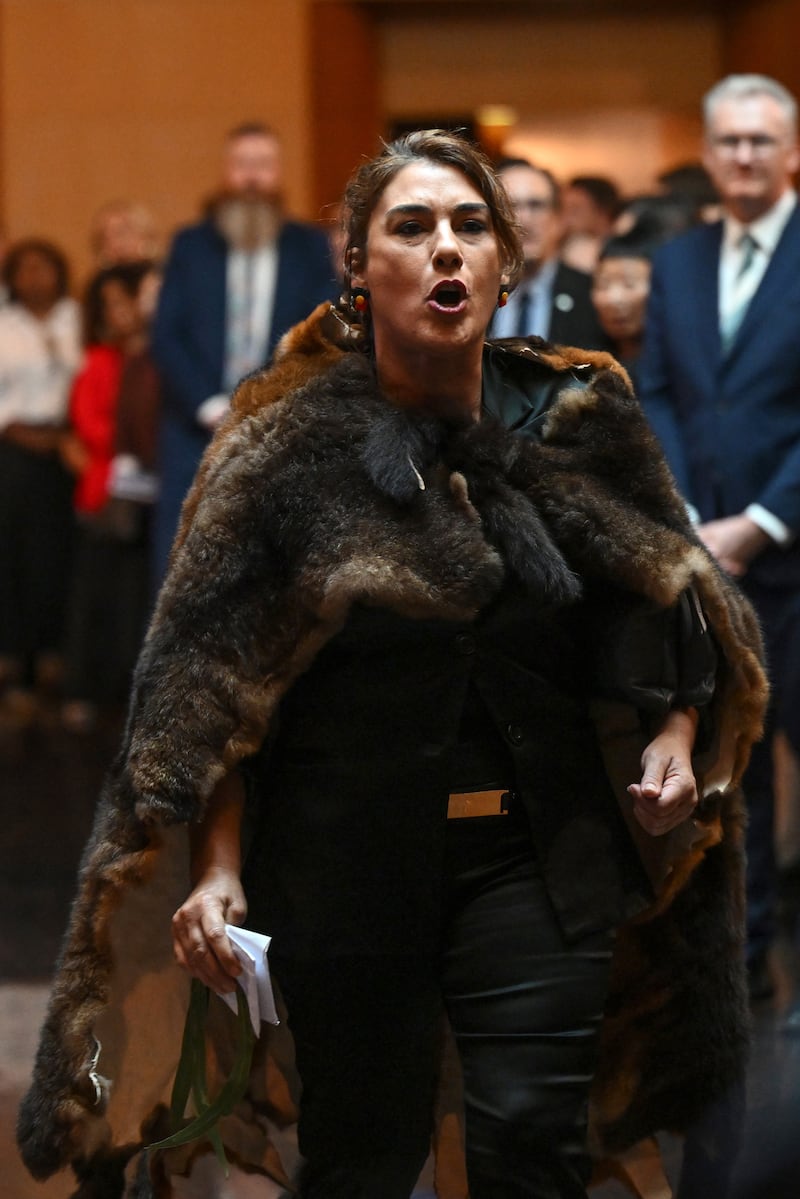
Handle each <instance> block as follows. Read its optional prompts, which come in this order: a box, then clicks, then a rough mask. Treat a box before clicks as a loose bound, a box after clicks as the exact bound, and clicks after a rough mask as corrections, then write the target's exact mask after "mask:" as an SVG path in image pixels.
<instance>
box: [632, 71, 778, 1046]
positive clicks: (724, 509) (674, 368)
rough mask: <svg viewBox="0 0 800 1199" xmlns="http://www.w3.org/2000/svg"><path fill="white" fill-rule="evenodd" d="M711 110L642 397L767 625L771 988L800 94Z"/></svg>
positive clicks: (656, 278)
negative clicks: (705, 217) (700, 187)
mask: <svg viewBox="0 0 800 1199" xmlns="http://www.w3.org/2000/svg"><path fill="white" fill-rule="evenodd" d="M703 112H704V124H705V151H704V163H705V166H706V168H707V170H708V172H709V174H710V175H711V178H712V181H713V183H714V184H715V186H716V188H717V190H718V192H719V195H720V198H721V201H722V205H723V209H724V218H723V220H722V221H719V222H717V223H716V224H714V225H701V226H699V227H698V228H695V229H692V230H690V231H689V232H688V233H686V234H684V235H683V236H681V237H679V238H677V239H676V240H674V241H672V242H670V243H669V244H668V245H667V246H665V247H664V248H663V249H661V250H660V251H659V252H658V253H657V255H656V258H655V261H654V265H653V276H652V289H651V295H650V302H649V308H648V317H647V323H646V329H645V342H644V349H643V353H642V357H641V359H640V375H639V378H640V396H641V401H642V404H643V406H644V408H645V411H646V412H647V414H648V416H649V418H650V421H651V424H652V426H653V428H654V429H655V431H656V433H657V434H658V436H659V437H660V439H661V442H662V445H663V447H664V450H665V452H666V454H667V458H668V460H669V462H670V465H671V467H672V469H673V472H674V474H675V476H676V478H677V480H678V484H679V486H680V487H681V488H682V490H683V492H684V495H685V497H686V500H687V502H688V504H689V506H690V509H691V510H692V512H693V514H694V515H695V516H696V520H697V532H698V535H699V537H700V538H701V540H702V541H703V542H704V543H705V545H706V547H707V548H708V549H709V550H710V552H711V553H712V554H713V556H714V557H715V558H716V559H717V561H718V562H719V563H720V565H721V566H722V567H723V568H724V569H725V570H726V571H728V572H729V573H730V574H732V575H734V576H735V577H736V578H737V579H738V580H739V582H740V583H741V585H742V587H743V589H744V590H745V592H746V593H747V594H748V596H749V597H750V599H751V600H752V601H753V603H754V604H755V607H756V609H757V611H758V613H759V616H760V618H761V621H762V625H763V629H764V634H765V640H766V647H767V655H768V659H769V664H770V670H771V678H772V684H773V708H772V713H771V717H770V721H769V724H768V728H767V733H766V734H765V737H764V740H763V741H762V742H761V744H760V745H759V746H757V747H756V750H755V752H754V754H753V757H752V760H751V765H750V768H749V770H748V773H747V775H746V776H745V796H746V800H747V805H748V812H749V827H748V832H747V854H748V879H747V889H748V894H747V918H748V947H747V952H748V967H749V974H750V989H751V998H752V999H760V998H766V997H768V996H769V994H770V993H771V991H772V989H773V982H772V979H771V976H770V972H769V967H768V958H767V954H768V950H769V949H770V946H771V944H772V941H773V937H774V931H775V908H776V902H775V878H776V873H775V862H774V852H773V761H772V749H773V746H772V740H773V738H772V733H773V732H774V730H775V727H776V725H777V723H778V721H779V720H780V719H781V708H782V706H783V707H784V708H786V707H788V703H789V702H796V701H793V697H791V696H788V695H786V694H784V692H785V683H786V675H785V671H784V670H782V667H783V666H784V664H785V661H786V658H787V645H788V640H787V639H788V637H789V633H790V631H791V627H792V625H793V624H794V623H795V613H796V611H797V604H798V601H800V542H798V540H797V533H798V531H800V212H798V206H797V195H796V193H795V191H794V189H793V187H792V176H793V174H794V172H795V171H796V170H797V168H798V165H800V150H799V149H798V144H797V104H796V101H795V98H794V97H793V96H792V95H791V94H790V93H789V92H788V91H787V90H786V89H785V88H784V87H783V86H782V85H781V84H779V83H777V82H776V81H775V80H773V79H770V78H768V77H766V76H762V75H731V76H728V77H727V78H726V79H723V80H722V81H721V82H720V83H717V84H716V86H715V87H713V88H712V89H711V91H710V92H709V93H708V94H707V95H706V97H705V99H704V103H703ZM796 698H800V697H796ZM798 1031H800V1022H798Z"/></svg>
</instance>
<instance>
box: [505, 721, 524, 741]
mask: <svg viewBox="0 0 800 1199" xmlns="http://www.w3.org/2000/svg"><path fill="white" fill-rule="evenodd" d="M506 736H507V737H508V739H509V741H510V742H511V744H512V745H522V741H523V733H522V729H521V728H520V727H519V725H518V724H509V725H507V727H506Z"/></svg>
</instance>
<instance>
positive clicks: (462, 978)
mask: <svg viewBox="0 0 800 1199" xmlns="http://www.w3.org/2000/svg"><path fill="white" fill-rule="evenodd" d="M445 891H446V899H445V905H444V917H445V918H444V927H443V943H442V950H441V953H440V954H420V955H419V956H409V955H406V956H402V957H397V956H393V955H392V953H391V946H387V947H386V953H385V954H384V955H382V956H381V957H372V956H371V957H368V958H365V957H352V958H350V957H335V958H328V959H318V960H314V961H299V960H296V959H291V958H287V957H285V956H284V957H273V956H272V954H271V955H270V958H271V963H272V968H273V970H274V972H275V974H276V976H277V978H278V981H279V983H280V986H281V989H282V991H283V994H284V998H285V1000H286V1004H287V1009H288V1019H289V1026H290V1028H291V1030H292V1033H293V1035H294V1040H295V1047H296V1054H297V1065H298V1070H299V1073H300V1077H301V1080H302V1084H303V1096H302V1102H301V1111H300V1122H299V1139H300V1150H301V1152H302V1154H303V1156H304V1158H305V1163H306V1164H305V1170H304V1175H303V1180H302V1183H301V1190H300V1194H301V1195H302V1196H304V1199H323V1197H324V1199H407V1197H408V1196H409V1194H410V1193H411V1191H412V1190H413V1187H414V1184H415V1182H416V1179H417V1177H418V1174H419V1172H420V1169H421V1168H422V1165H423V1163H424V1161H425V1158H426V1156H427V1154H428V1151H429V1148H430V1138H431V1131H432V1129H431V1123H432V1109H433V1098H434V1089H435V1083H436V1073H437V1064H438V1051H439V1043H440V1033H441V1013H442V1004H444V1007H445V1008H446V1010H447V1014H448V1016H449V1019H450V1023H451V1026H452V1028H453V1032H454V1034H455V1037H456V1042H457V1044H458V1048H459V1053H460V1055H461V1061H462V1066H463V1072H464V1091H465V1109H466V1144H467V1172H468V1177H469V1187H470V1197H471V1199H523V1197H525V1199H556V1197H559V1199H561V1197H563V1199H572V1197H578V1196H580V1197H584V1196H585V1194H586V1184H587V1181H588V1177H589V1173H590V1162H589V1158H588V1154H587V1151H586V1145H585V1137H586V1121H587V1104H588V1094H589V1088H590V1085H591V1081H592V1077H593V1073H594V1066H595V1059H596V1051H597V1033H598V1027H599V1024H600V1020H601V1017H602V1012H603V1005H604V1001H605V997H606V992H607V986H608V975H609V966H610V958H611V948H612V942H613V932H611V931H603V932H599V933H594V934H591V935H590V936H587V937H585V938H583V939H582V940H580V941H579V942H578V943H573V944H569V943H567V942H566V941H565V940H564V937H563V936H562V933H561V930H560V928H559V925H558V923H557V921H556V918H555V915H554V913H553V911H552V908H551V905H550V902H549V899H548V896H547V893H546V891H545V889H544V886H543V883H542V879H541V876H540V872H539V870H538V868H537V865H536V861H535V858H534V854H533V849H532V845H531V840H530V834H529V830H528V827H527V823H526V819H525V817H524V815H512V816H497V817H490V818H479V819H467V820H459V821H451V822H450V825H449V827H448V850H447V869H446V887H445Z"/></svg>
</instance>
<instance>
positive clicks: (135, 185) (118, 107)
mask: <svg viewBox="0 0 800 1199" xmlns="http://www.w3.org/2000/svg"><path fill="white" fill-rule="evenodd" d="M306 12H307V0H2V7H1V8H0V13H1V14H2V40H1V42H0V103H1V110H2V118H3V119H2V125H3V128H2V151H1V152H2V166H3V172H2V174H3V179H4V187H3V195H4V207H5V217H6V223H7V227H8V231H9V234H10V235H11V236H12V237H19V236H23V235H27V234H33V233H39V234H44V235H47V236H50V237H52V238H53V239H55V240H56V241H58V242H60V243H61V244H62V245H63V246H64V247H65V249H66V250H67V251H68V252H69V254H70V256H71V258H72V260H73V262H74V263H75V265H76V267H77V273H78V274H79V275H82V274H84V273H85V271H86V270H87V269H88V266H89V251H88V244H87V232H88V226H89V221H90V218H91V215H92V213H93V212H94V211H95V210H96V209H97V208H98V207H99V206H100V205H101V204H102V203H104V202H106V201H108V200H110V199H115V198H119V197H130V198H133V199H136V200H139V201H141V202H143V203H145V204H147V205H148V206H149V207H150V208H151V209H152V210H153V211H154V213H155V215H156V217H157V219H158V221H159V223H160V225H161V226H162V228H163V229H164V230H165V231H170V230H171V229H172V228H174V226H175V225H176V224H178V223H183V222H185V221H187V220H192V219H194V217H195V215H196V213H197V211H198V204H199V201H200V199H201V197H202V196H203V195H205V194H207V193H208V191H209V190H211V189H212V188H213V187H214V186H215V184H216V181H217V176H218V169H219V155H220V147H221V142H222V138H223V135H224V133H225V131H226V130H227V129H228V128H230V127H231V126H232V125H234V124H236V123H238V122H239V121H241V120H243V119H249V118H259V119H263V120H266V121H269V122H270V123H272V124H273V125H274V126H275V127H276V128H277V129H278V131H279V132H280V133H281V135H282V137H283V141H284V147H285V158H286V177H287V180H286V181H287V198H288V203H289V206H290V208H291V209H292V210H293V211H294V212H296V213H298V214H300V215H302V216H311V215H313V206H312V203H311V196H310V191H311V189H310V170H309V159H310V152H309V145H310V135H309V105H308V69H309V64H308V53H307V50H308V47H307V25H306Z"/></svg>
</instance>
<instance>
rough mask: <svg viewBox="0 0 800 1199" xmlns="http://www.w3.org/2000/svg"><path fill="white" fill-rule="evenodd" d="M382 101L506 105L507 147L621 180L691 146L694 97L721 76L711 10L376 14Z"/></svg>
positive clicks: (425, 111) (392, 108) (415, 108)
mask: <svg viewBox="0 0 800 1199" xmlns="http://www.w3.org/2000/svg"><path fill="white" fill-rule="evenodd" d="M380 28H381V47H382V54H383V97H382V99H383V106H384V109H385V112H386V114H387V115H388V116H390V117H405V116H415V115H417V114H419V115H426V116H427V115H429V114H431V113H437V112H441V113H443V114H447V113H453V114H454V115H455V114H459V113H465V112H474V111H475V110H476V109H477V108H479V107H480V106H481V105H484V104H506V105H510V106H512V107H513V108H514V109H515V110H516V112H517V114H518V117H519V121H518V124H517V126H516V128H515V129H514V131H513V135H512V136H511V137H510V139H509V141H508V143H507V147H506V148H507V150H508V152H511V153H519V154H523V155H525V156H529V157H533V158H535V159H536V160H537V161H540V162H542V163H543V164H544V165H547V166H550V167H551V169H553V170H554V171H555V173H556V174H557V175H559V176H562V177H564V176H568V175H570V174H573V173H576V172H579V171H591V172H602V173H605V174H609V175H611V176H613V177H614V178H615V179H616V180H617V181H618V183H619V184H620V185H621V186H623V187H624V188H626V189H627V190H631V191H634V190H638V189H640V188H644V187H647V186H649V185H650V184H651V183H652V181H653V178H654V176H655V175H656V174H657V173H658V171H660V170H663V169H664V168H665V167H668V166H672V165H674V164H675V163H676V162H677V161H679V160H681V159H685V158H691V157H694V156H696V153H697V148H698V138H699V118H698V105H699V98H700V96H701V95H702V93H703V92H704V91H705V90H706V88H707V87H709V86H710V85H711V84H712V83H713V82H714V80H715V79H716V78H717V77H718V75H719V73H720V69H721V62H722V35H721V28H720V24H719V20H718V18H715V17H713V16H711V15H709V14H705V15H704V14H699V15H698V14H696V13H686V12H683V13H669V12H668V11H667V12H666V13H664V12H662V14H661V15H657V14H653V13H652V12H650V13H646V14H642V15H639V16H636V15H633V14H632V15H628V16H625V17H624V18H623V17H619V16H617V17H614V16H610V15H608V14H606V15H603V14H594V15H591V14H589V15H584V16H582V17H581V18H580V19H575V18H573V19H567V18H564V17H560V18H559V17H541V16H539V17H534V16H531V15H530V14H528V13H525V12H523V11H520V12H519V13H517V14H515V13H513V12H512V13H510V14H509V13H506V16H505V18H504V20H503V21H502V22H501V21H498V20H497V19H496V17H495V16H493V15H492V14H491V13H490V12H489V11H488V7H486V6H484V8H483V11H482V12H481V13H477V12H470V11H468V10H465V9H464V8H461V9H459V10H458V11H457V12H456V11H454V12H453V14H452V15H451V16H447V17H445V16H444V15H442V13H441V10H437V11H436V13H435V15H433V16H426V15H425V14H424V13H421V12H419V11H417V12H416V13H411V12H409V13H407V14H404V13H403V12H402V11H401V10H399V9H395V10H393V11H392V12H391V13H390V14H387V15H386V17H385V18H383V19H382V20H381V23H380Z"/></svg>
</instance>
